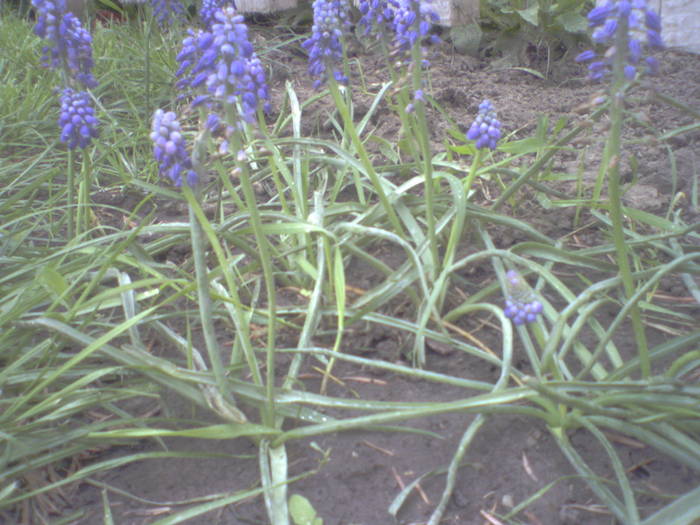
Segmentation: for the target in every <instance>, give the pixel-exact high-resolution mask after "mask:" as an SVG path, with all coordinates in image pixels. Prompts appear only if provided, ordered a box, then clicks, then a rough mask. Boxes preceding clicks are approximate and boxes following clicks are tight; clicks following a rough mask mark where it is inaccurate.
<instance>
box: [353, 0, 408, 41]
mask: <svg viewBox="0 0 700 525" xmlns="http://www.w3.org/2000/svg"><path fill="white" fill-rule="evenodd" d="M359 8H360V13H362V18H360V25H361V26H364V27H365V34H366V35H367V34H370V33H372V34H373V35H374V36H375V37H377V38H386V37H387V36H388V35H389V34H390V33H392V32H393V29H394V18H395V17H396V11H397V10H398V8H399V2H398V0H362V1H361V2H360V4H359Z"/></svg>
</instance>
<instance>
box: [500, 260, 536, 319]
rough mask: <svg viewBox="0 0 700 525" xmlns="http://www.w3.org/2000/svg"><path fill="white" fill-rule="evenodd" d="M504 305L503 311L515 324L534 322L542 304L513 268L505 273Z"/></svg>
mask: <svg viewBox="0 0 700 525" xmlns="http://www.w3.org/2000/svg"><path fill="white" fill-rule="evenodd" d="M506 294H507V295H506V307H505V309H504V310H503V313H504V314H505V316H506V317H507V318H508V319H512V320H513V323H514V324H516V325H521V324H525V323H534V322H535V321H536V320H537V316H538V315H539V314H541V313H542V310H543V306H542V303H541V302H540V301H538V300H537V298H536V296H535V294H534V293H533V292H532V290H531V289H530V287H529V286H528V285H527V283H526V282H525V281H524V280H523V278H522V277H521V276H520V274H519V273H518V272H516V271H515V270H508V272H507V273H506Z"/></svg>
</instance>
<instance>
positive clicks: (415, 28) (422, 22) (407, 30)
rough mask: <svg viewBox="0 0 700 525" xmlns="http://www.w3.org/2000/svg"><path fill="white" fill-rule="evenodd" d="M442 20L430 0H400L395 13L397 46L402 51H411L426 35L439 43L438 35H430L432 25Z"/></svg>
mask: <svg viewBox="0 0 700 525" xmlns="http://www.w3.org/2000/svg"><path fill="white" fill-rule="evenodd" d="M439 21H440V18H439V17H438V15H437V13H436V12H435V10H434V9H433V7H432V5H431V4H430V1H426V0H399V3H398V7H397V8H396V12H395V14H394V33H395V39H396V47H397V48H398V49H399V50H400V51H402V52H409V51H410V49H411V48H412V47H413V46H414V44H415V43H416V42H418V41H420V40H422V39H423V38H425V37H426V36H428V38H429V41H430V42H431V43H437V42H439V41H440V38H439V37H438V36H437V35H428V33H429V32H430V27H431V26H432V24H435V23H437V22H439Z"/></svg>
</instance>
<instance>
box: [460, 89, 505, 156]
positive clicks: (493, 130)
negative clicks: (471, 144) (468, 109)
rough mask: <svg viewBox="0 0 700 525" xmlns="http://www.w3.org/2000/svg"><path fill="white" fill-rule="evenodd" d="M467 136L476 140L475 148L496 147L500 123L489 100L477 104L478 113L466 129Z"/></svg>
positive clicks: (499, 135)
mask: <svg viewBox="0 0 700 525" xmlns="http://www.w3.org/2000/svg"><path fill="white" fill-rule="evenodd" d="M467 138H468V139H469V140H475V141H476V149H484V148H489V149H491V150H494V149H496V144H497V143H498V139H500V138H501V123H500V121H499V120H498V118H496V110H495V109H494V107H493V104H491V101H490V100H484V101H483V102H482V103H481V104H479V114H478V115H477V117H476V119H474V122H472V125H471V127H470V128H469V131H467Z"/></svg>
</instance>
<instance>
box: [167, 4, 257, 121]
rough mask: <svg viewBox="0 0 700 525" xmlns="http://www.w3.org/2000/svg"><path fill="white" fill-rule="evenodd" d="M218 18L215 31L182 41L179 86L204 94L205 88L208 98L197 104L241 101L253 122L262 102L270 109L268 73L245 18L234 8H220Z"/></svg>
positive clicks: (200, 98) (243, 113) (193, 34)
mask: <svg viewBox="0 0 700 525" xmlns="http://www.w3.org/2000/svg"><path fill="white" fill-rule="evenodd" d="M214 17H215V23H214V24H213V25H212V27H211V30H200V31H197V32H194V31H190V32H189V35H188V36H187V37H186V38H185V39H184V40H183V41H182V50H181V51H180V53H178V55H177V61H178V62H179V63H180V67H179V69H178V71H177V76H178V77H180V80H179V81H178V82H177V84H176V85H177V87H178V88H179V89H184V90H188V89H191V90H193V91H195V92H196V91H200V93H201V91H202V89H203V88H204V89H205V91H206V95H207V96H201V95H200V96H198V97H197V98H196V99H195V102H194V104H195V105H197V104H201V103H203V102H207V103H208V104H210V106H211V104H212V103H219V104H222V105H223V106H226V107H228V108H235V107H236V102H240V113H239V116H240V117H241V118H242V119H243V120H245V121H246V122H250V123H253V122H255V113H256V111H257V108H258V105H259V104H260V103H261V102H263V103H264V104H265V107H264V108H265V110H267V109H268V104H267V101H268V99H269V92H268V87H267V82H266V80H265V70H264V69H263V67H262V63H261V62H260V59H259V58H258V57H257V56H256V54H255V52H254V50H253V46H252V44H251V43H250V41H249V40H248V27H247V26H246V25H245V23H244V21H243V20H244V19H243V17H242V16H241V15H237V14H236V11H235V9H234V8H233V7H224V8H223V9H219V10H218V11H217V12H216V14H215V15H214ZM236 125H238V123H236Z"/></svg>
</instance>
